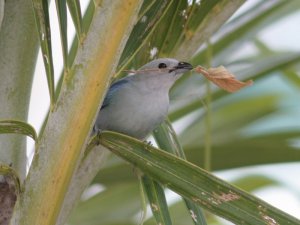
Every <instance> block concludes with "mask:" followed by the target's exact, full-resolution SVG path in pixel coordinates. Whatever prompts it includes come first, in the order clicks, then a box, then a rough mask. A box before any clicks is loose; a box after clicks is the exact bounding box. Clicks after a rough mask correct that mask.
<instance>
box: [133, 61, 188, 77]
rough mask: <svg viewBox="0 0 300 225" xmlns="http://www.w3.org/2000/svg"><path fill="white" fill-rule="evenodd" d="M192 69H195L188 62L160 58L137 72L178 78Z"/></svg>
mask: <svg viewBox="0 0 300 225" xmlns="http://www.w3.org/2000/svg"><path fill="white" fill-rule="evenodd" d="M191 69H193V66H192V65H191V64H189V63H187V62H180V61H178V60H176V59H171V58H160V59H155V60H153V61H151V62H149V63H147V64H146V65H144V66H142V67H141V68H140V69H139V70H137V73H144V74H145V73H147V74H153V75H160V74H170V75H174V76H178V75H181V74H183V73H185V72H187V71H189V70H191Z"/></svg>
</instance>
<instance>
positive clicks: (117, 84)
mask: <svg viewBox="0 0 300 225" xmlns="http://www.w3.org/2000/svg"><path fill="white" fill-rule="evenodd" d="M128 82H129V80H128V79H126V78H124V79H120V80H118V81H116V82H114V83H113V84H112V85H111V86H110V87H109V90H108V92H107V93H106V96H105V98H104V101H103V103H102V106H101V109H104V108H105V107H107V106H108V105H109V104H110V101H111V99H112V97H113V96H114V94H115V93H116V92H117V91H118V90H120V88H122V86H123V85H124V84H126V83H128Z"/></svg>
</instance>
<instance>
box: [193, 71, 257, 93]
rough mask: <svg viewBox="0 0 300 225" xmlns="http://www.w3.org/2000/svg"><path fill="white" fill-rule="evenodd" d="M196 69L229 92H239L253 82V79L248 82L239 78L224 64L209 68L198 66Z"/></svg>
mask: <svg viewBox="0 0 300 225" xmlns="http://www.w3.org/2000/svg"><path fill="white" fill-rule="evenodd" d="M194 71H195V72H197V73H201V74H203V75H204V76H205V77H206V78H207V79H208V80H210V81H211V82H213V83H214V84H216V85H217V86H219V87H220V88H222V89H224V90H226V91H228V92H237V91H239V90H240V89H241V88H243V87H247V86H249V85H252V84H253V81H252V80H248V81H246V82H242V81H239V80H237V79H236V78H235V76H234V75H233V74H232V73H230V72H229V71H228V70H227V69H226V68H225V67H224V66H219V67H217V68H209V69H206V68H204V67H202V66H197V67H196V68H195V69H194Z"/></svg>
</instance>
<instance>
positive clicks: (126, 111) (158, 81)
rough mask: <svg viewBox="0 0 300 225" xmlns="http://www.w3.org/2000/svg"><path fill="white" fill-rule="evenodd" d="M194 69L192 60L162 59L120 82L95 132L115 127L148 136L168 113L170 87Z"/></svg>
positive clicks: (108, 98) (114, 86)
mask: <svg viewBox="0 0 300 225" xmlns="http://www.w3.org/2000/svg"><path fill="white" fill-rule="evenodd" d="M191 69H192V66H191V65H190V64H189V63H185V62H179V61H178V60H176V59H170V58H162V59H157V60H153V61H151V62H149V63H147V64H146V65H144V66H143V67H141V68H140V69H139V70H137V71H136V73H135V74H134V75H132V76H128V77H125V78H123V79H120V80H118V81H116V82H115V83H113V84H112V85H111V86H110V88H109V90H108V92H107V94H106V97H105V99H104V101H103V103H102V106H101V109H100V112H99V113H98V116H97V119H96V123H95V125H94V132H97V131H99V130H111V131H116V132H120V133H123V134H127V135H129V136H132V137H135V138H138V139H145V138H146V137H147V135H148V134H149V133H150V132H151V131H153V130H154V129H155V128H156V127H157V126H158V125H159V124H160V123H162V122H163V120H164V119H165V118H166V116H167V113H168V108H169V90H170V88H171V87H172V85H173V84H174V83H175V81H176V80H177V79H178V78H179V77H180V76H181V75H182V74H183V73H184V72H187V71H188V70H191Z"/></svg>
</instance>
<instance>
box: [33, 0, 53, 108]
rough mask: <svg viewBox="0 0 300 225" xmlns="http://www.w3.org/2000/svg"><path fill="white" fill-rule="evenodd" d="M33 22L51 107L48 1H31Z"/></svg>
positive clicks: (51, 64) (51, 85)
mask: <svg viewBox="0 0 300 225" xmlns="http://www.w3.org/2000/svg"><path fill="white" fill-rule="evenodd" d="M32 5H33V9H34V16H35V21H36V25H37V29H38V33H39V39H40V44H41V49H42V55H43V60H44V65H45V70H46V75H47V81H48V88H49V94H50V102H51V106H53V104H54V102H55V93H54V69H53V59H52V47H51V32H50V22H49V12H48V1H42V0H32Z"/></svg>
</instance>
